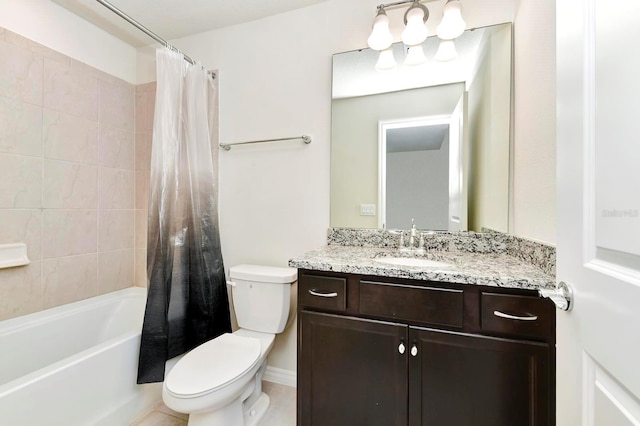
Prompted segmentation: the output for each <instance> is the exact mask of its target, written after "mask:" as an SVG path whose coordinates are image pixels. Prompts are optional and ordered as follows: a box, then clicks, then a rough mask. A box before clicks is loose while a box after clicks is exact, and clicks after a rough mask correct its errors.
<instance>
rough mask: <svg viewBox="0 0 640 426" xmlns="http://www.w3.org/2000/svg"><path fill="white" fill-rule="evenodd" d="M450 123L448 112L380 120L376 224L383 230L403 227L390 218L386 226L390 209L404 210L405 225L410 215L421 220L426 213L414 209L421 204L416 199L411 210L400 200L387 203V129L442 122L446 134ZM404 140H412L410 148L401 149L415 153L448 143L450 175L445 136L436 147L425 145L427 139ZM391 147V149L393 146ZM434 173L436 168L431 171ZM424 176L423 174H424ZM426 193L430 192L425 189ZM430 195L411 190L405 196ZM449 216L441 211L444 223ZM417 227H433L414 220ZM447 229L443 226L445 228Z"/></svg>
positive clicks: (395, 150)
mask: <svg viewBox="0 0 640 426" xmlns="http://www.w3.org/2000/svg"><path fill="white" fill-rule="evenodd" d="M450 122H451V115H445V114H438V115H431V116H423V117H407V118H399V119H389V120H380V121H379V122H378V167H379V169H378V203H379V206H378V227H379V228H382V229H387V228H389V229H400V228H403V227H402V226H400V225H399V224H396V223H395V221H392V223H391V224H390V226H387V214H388V213H389V212H390V210H391V209H393V208H396V209H397V208H400V209H404V210H405V212H406V215H407V219H406V224H407V226H408V224H410V223H411V219H412V218H419V219H422V220H423V219H424V218H425V217H426V215H424V216H422V215H420V214H419V213H420V212H419V211H417V210H415V209H416V208H419V207H420V205H421V204H422V203H421V202H420V201H421V200H418V201H416V202H413V203H410V204H411V205H412V206H413V207H414V208H413V209H412V208H411V207H408V206H407V203H403V204H398V203H392V205H391V206H389V205H387V201H388V198H387V191H388V186H389V182H388V180H387V167H388V158H387V157H388V153H389V152H390V151H389V150H390V147H389V144H388V142H387V141H388V138H389V131H390V130H397V129H409V128H419V127H433V126H442V125H446V126H447V131H446V133H447V135H448V134H449V126H450V124H451V123H450ZM405 143H411V145H412V146H410V147H406V148H400V149H401V151H402V152H416V151H434V150H436V149H437V150H440V149H442V147H443V145H445V143H446V144H447V146H446V149H447V153H446V156H447V164H446V166H447V167H446V171H445V172H446V173H447V174H449V169H448V165H449V164H450V162H449V161H448V157H449V148H448V143H449V141H448V138H447V140H446V142H445V141H444V139H442V140H440V145H439V146H437V148H435V147H433V146H427V141H426V140H412V141H405ZM392 149H393V148H392ZM393 151H394V152H398V151H397V149H393ZM429 172H431V170H427V174H429ZM433 172H436V173H437V171H435V170H434V171H433ZM423 177H424V176H423ZM419 178H420V177H418V178H417V179H419ZM394 188H395V189H396V190H397V186H394ZM427 192H429V191H428V190H427ZM394 195H396V197H389V198H392V199H395V200H397V199H398V198H399V197H397V195H398V194H394ZM428 195H430V194H427V193H424V194H420V193H413V194H405V197H404V198H406V197H409V198H414V197H415V198H421V197H426V196H428ZM446 208H447V210H448V203H447V206H446ZM392 216H393V217H397V216H398V214H397V213H396V214H392ZM448 216H449V213H448V211H447V213H446V214H444V222H445V223H446V221H447V217H448ZM416 226H418V228H421V229H436V228H437V227H436V228H434V227H432V226H421V224H420V223H416ZM445 228H446V227H445Z"/></svg>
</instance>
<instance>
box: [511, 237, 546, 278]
mask: <svg viewBox="0 0 640 426" xmlns="http://www.w3.org/2000/svg"><path fill="white" fill-rule="evenodd" d="M507 254H508V255H510V256H513V257H516V258H518V259H520V260H522V261H524V262H527V263H530V264H532V265H534V266H537V267H538V268H540V269H541V270H542V271H543V272H545V273H547V274H549V275H552V276H554V277H555V276H556V248H555V247H553V246H550V245H547V244H542V243H539V242H537V241H533V240H528V239H526V238H521V237H516V236H513V235H509V237H508V239H507Z"/></svg>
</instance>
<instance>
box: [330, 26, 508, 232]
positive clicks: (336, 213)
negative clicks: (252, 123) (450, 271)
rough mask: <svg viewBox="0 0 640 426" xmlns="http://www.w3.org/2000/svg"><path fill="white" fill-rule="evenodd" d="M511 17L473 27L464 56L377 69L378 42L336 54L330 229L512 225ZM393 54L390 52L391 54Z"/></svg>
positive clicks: (398, 57)
mask: <svg viewBox="0 0 640 426" xmlns="http://www.w3.org/2000/svg"><path fill="white" fill-rule="evenodd" d="M511 43H512V26H511V24H510V23H507V24H500V25H494V26H490V27H484V28H477V29H474V30H469V31H466V32H465V33H464V34H463V35H462V36H460V37H459V38H457V39H456V40H455V47H456V50H457V54H458V57H457V58H456V59H453V60H449V61H445V62H440V61H436V60H434V59H433V58H434V56H435V54H436V51H437V49H438V45H439V39H438V38H437V37H429V38H428V39H427V40H426V41H425V42H424V44H423V46H424V51H425V56H426V57H427V62H426V63H424V64H422V65H412V66H408V65H403V64H402V62H403V59H404V56H405V55H406V48H405V46H403V45H402V43H396V44H394V45H393V46H392V51H391V52H392V53H393V56H394V58H395V62H396V64H397V65H396V66H395V67H394V68H392V69H388V70H384V71H382V70H380V71H379V70H376V63H377V61H378V57H379V52H377V51H374V50H371V49H362V50H357V51H351V52H345V53H338V54H335V55H334V56H333V88H332V102H331V113H332V124H331V218H330V222H331V226H332V227H349V228H387V229H407V228H408V227H409V226H410V224H411V220H412V219H415V223H416V226H417V227H418V228H420V229H432V230H449V231H457V230H473V231H486V230H494V231H500V232H508V228H509V224H508V221H509V192H510V185H509V176H510V164H509V158H510V153H509V151H510V145H511V121H512V120H511V109H512V106H511V98H512V96H511V87H512V82H511V68H512V67H511V52H512V46H511ZM389 53H390V52H387V53H386V54H387V55H388V54H389Z"/></svg>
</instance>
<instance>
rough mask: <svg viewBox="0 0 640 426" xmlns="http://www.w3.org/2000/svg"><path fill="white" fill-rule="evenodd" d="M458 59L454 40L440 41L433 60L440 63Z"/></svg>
mask: <svg viewBox="0 0 640 426" xmlns="http://www.w3.org/2000/svg"><path fill="white" fill-rule="evenodd" d="M457 57H458V51H457V50H456V44H455V42H454V41H453V40H440V44H439V45H438V51H437V52H436V55H435V56H434V57H433V59H435V60H436V61H440V62H446V61H451V60H453V59H456V58H457Z"/></svg>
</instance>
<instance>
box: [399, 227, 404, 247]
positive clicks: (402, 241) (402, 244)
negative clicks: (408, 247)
mask: <svg viewBox="0 0 640 426" xmlns="http://www.w3.org/2000/svg"><path fill="white" fill-rule="evenodd" d="M399 245H400V248H403V247H404V232H402V231H400V243H399Z"/></svg>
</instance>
